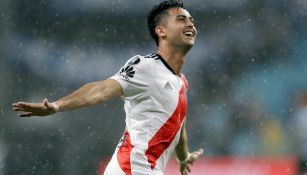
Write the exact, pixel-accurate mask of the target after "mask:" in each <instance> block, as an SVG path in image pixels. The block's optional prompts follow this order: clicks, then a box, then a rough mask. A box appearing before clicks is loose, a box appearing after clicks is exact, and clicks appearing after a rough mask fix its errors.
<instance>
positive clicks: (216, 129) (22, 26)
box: [0, 0, 307, 175]
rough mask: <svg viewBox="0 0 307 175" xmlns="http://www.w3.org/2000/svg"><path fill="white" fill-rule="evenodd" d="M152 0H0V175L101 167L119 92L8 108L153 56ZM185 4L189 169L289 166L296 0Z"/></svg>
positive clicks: (303, 47)
mask: <svg viewBox="0 0 307 175" xmlns="http://www.w3.org/2000/svg"><path fill="white" fill-rule="evenodd" d="M156 2H157V1H154V0H147V1H140V0H136V1H133V0H125V1H124V0H109V1H107V0H74V1H60V0H1V2H0V56H1V58H0V81H1V83H0V115H1V116H0V175H38V174H39V175H49V174H50V175H51V174H53V175H64V174H74V175H84V174H96V171H97V169H99V166H101V167H103V165H102V164H103V163H101V162H104V161H105V160H107V159H108V158H109V157H110V156H111V155H112V153H113V151H114V148H115V145H116V144H117V142H118V140H119V138H120V136H121V134H122V132H123V130H124V111H123V102H122V101H121V100H111V101H109V102H107V103H106V104H102V105H98V106H95V107H90V108H86V109H81V110H77V111H71V112H66V113H60V114H57V115H55V116H52V117H46V118H38V117H33V118H18V116H17V115H16V113H14V112H13V111H12V109H11V104H12V103H13V102H16V101H33V102H39V101H41V100H42V99H43V98H44V97H47V98H48V99H49V100H50V101H53V100H56V99H58V98H60V97H62V96H63V95H66V94H68V93H70V92H72V91H73V90H75V89H76V88H78V87H80V86H82V85H83V84H85V83H87V82H91V81H97V80H102V79H105V78H108V77H110V76H111V75H113V74H115V73H116V72H117V71H118V70H119V69H120V67H121V65H123V64H124V63H125V61H126V60H127V59H128V58H129V57H131V56H133V55H135V54H141V55H146V54H148V53H153V52H154V51H155V44H154V42H153V41H152V39H151V38H150V37H149V34H148V32H147V27H146V23H145V19H146V13H147V12H148V10H149V9H150V8H151V6H152V5H153V4H154V3H156ZM185 3H186V5H187V7H188V10H189V11H190V13H191V14H192V15H193V16H194V18H195V20H196V26H197V28H198V39H197V42H196V44H195V46H194V48H193V49H192V50H191V52H190V54H189V56H188V59H187V61H186V64H185V67H184V73H185V75H186V77H187V78H188V80H189V92H188V97H189V111H188V119H187V120H188V125H187V127H188V128H187V129H188V136H189V146H190V149H191V150H194V149H197V148H199V147H202V148H204V150H205V156H204V157H203V159H202V160H201V161H200V162H199V163H198V164H197V165H196V166H197V167H198V168H195V169H194V170H193V173H192V174H195V175H196V174H206V171H207V174H210V175H214V174H216V175H219V174H223V173H224V174H225V175H226V174H227V175H231V174H236V175H240V174H242V175H243V174H244V175H245V174H246V175H247V174H248V175H250V174H254V175H267V174H270V173H267V172H266V170H268V169H273V168H274V166H275V165H276V164H277V166H279V168H276V170H274V171H275V173H271V174H276V175H277V174H278V175H287V174H289V175H290V174H291V175H293V174H295V173H296V170H297V168H296V159H297V158H299V157H302V156H304V155H305V156H306V157H307V155H306V152H305V153H303V152H302V150H304V148H305V151H306V148H307V145H306V144H305V145H304V144H302V143H304V142H305V143H307V142H306V140H307V138H306V137H307V136H306V133H307V130H306V128H307V127H305V126H307V122H306V119H305V118H307V113H306V112H305V113H304V112H302V111H303V108H306V106H307V104H306V103H307V102H306V99H305V102H304V98H302V97H303V96H306V92H307V79H306V73H307V42H306V41H307V1H306V0H257V1H253V0H233V1H229V0H206V1H201V0H189V1H188V0H186V2H185ZM305 111H306V110H305ZM304 135H305V136H304ZM266 162H269V163H266ZM259 164H261V165H259ZM258 165H259V166H258ZM101 167H100V168H101ZM210 167H211V168H210ZM212 167H218V168H215V169H214V168H212ZM221 167H222V168H221ZM225 167H227V168H225ZM259 167H260V168H259ZM272 167H273V168H272ZM280 167H283V168H284V170H282V171H281V169H280ZM209 170H210V171H209ZM226 170H227V171H226ZM258 170H259V171H258ZM174 171H176V172H177V166H176V165H175V164H174V162H170V165H169V169H168V172H169V173H167V174H174V173H170V172H174ZM232 171H234V172H233V173H231V172H232ZM272 171H273V170H272ZM278 171H279V172H278Z"/></svg>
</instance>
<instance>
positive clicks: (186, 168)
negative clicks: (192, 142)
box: [175, 121, 203, 175]
mask: <svg viewBox="0 0 307 175" xmlns="http://www.w3.org/2000/svg"><path fill="white" fill-rule="evenodd" d="M185 125H186V121H184V122H183V125H182V128H181V131H180V139H179V142H178V144H177V146H176V148H175V151H176V155H177V159H178V162H179V164H180V173H181V175H186V174H188V173H189V172H191V166H192V165H193V163H194V162H195V161H196V160H197V159H198V158H199V157H200V156H201V155H202V154H203V149H199V150H197V151H194V152H192V153H189V148H188V143H187V140H188V138H187V131H186V127H185Z"/></svg>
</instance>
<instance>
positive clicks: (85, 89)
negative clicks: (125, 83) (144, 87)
mask: <svg viewBox="0 0 307 175" xmlns="http://www.w3.org/2000/svg"><path fill="white" fill-rule="evenodd" d="M121 95H123V90H122V87H121V85H120V84H119V83H118V82H117V81H116V80H113V79H107V80H104V81H98V82H92V83H88V84H85V85H84V86H82V87H81V88H80V89H78V90H76V91H75V92H73V93H71V94H69V95H67V96H65V97H63V98H61V99H59V100H57V101H55V102H53V103H50V102H48V100H47V99H44V100H43V102H42V103H27V102H17V103H13V110H14V111H20V112H21V113H19V116H20V117H31V116H46V115H51V114H54V113H56V112H61V111H67V110H73V109H77V108H81V107H85V106H90V105H94V104H98V103H102V102H105V101H107V100H108V99H110V98H113V97H120V96H121Z"/></svg>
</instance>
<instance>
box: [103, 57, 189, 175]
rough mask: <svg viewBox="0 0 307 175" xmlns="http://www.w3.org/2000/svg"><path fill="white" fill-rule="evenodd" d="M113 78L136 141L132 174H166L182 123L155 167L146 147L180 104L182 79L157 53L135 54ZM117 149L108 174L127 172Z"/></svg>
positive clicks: (108, 167)
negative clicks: (121, 96)
mask: <svg viewBox="0 0 307 175" xmlns="http://www.w3.org/2000/svg"><path fill="white" fill-rule="evenodd" d="M159 58H160V59H159ZM110 78H111V79H114V80H116V81H117V82H118V83H119V84H120V85H121V86H122V88H123V92H124V97H123V98H124V101H125V105H124V108H125V112H126V120H125V121H126V129H127V131H128V132H129V134H130V138H131V144H132V145H133V149H132V151H131V155H130V163H131V169H132V174H133V175H143V174H144V175H149V174H150V175H163V171H164V169H165V166H166V164H167V161H168V159H169V158H170V156H171V154H172V152H173V150H174V148H175V146H176V145H177V143H178V141H179V137H180V129H181V126H182V123H181V126H180V129H179V130H178V132H177V134H176V137H175V139H174V140H173V141H172V143H171V145H170V146H169V147H168V148H167V149H166V150H165V151H164V152H163V154H162V155H161V156H160V157H159V159H158V160H157V161H156V166H155V168H154V169H153V170H152V169H151V168H150V163H149V162H148V160H147V157H146V156H145V151H146V150H147V148H148V142H149V140H150V139H151V138H152V137H153V136H154V135H155V134H156V132H157V131H158V130H159V129H160V128H161V126H162V125H163V124H164V123H165V122H166V121H167V120H168V119H169V118H170V117H171V115H172V114H173V113H174V111H175V109H176V107H177V105H178V99H179V92H180V90H181V88H182V87H183V86H184V82H183V80H182V79H181V78H180V77H179V76H177V75H175V74H174V73H173V72H172V71H171V70H170V69H169V68H168V67H167V65H165V63H164V62H163V61H162V60H161V57H158V56H157V55H156V54H151V55H148V56H145V57H144V56H140V55H137V56H134V57H132V58H131V59H129V60H128V61H127V62H126V64H125V65H124V66H123V67H122V68H121V70H120V71H119V72H118V73H117V74H116V75H114V76H112V77H110ZM117 150H118V149H116V150H115V153H114V155H113V157H112V159H111V161H110V163H109V165H108V166H107V169H106V171H105V175H120V174H124V172H123V171H121V170H120V166H119V164H118V163H117V157H116V154H117ZM118 172H121V173H118Z"/></svg>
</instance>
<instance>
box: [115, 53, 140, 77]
mask: <svg viewBox="0 0 307 175" xmlns="http://www.w3.org/2000/svg"><path fill="white" fill-rule="evenodd" d="M140 62H141V56H139V55H136V56H134V57H132V58H130V59H129V60H128V61H127V62H126V64H125V65H124V66H123V67H122V68H121V69H120V71H119V72H118V74H119V75H121V76H122V77H123V78H124V79H125V80H129V79H130V78H133V77H134V74H135V68H134V66H135V65H137V64H139V63H140Z"/></svg>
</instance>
